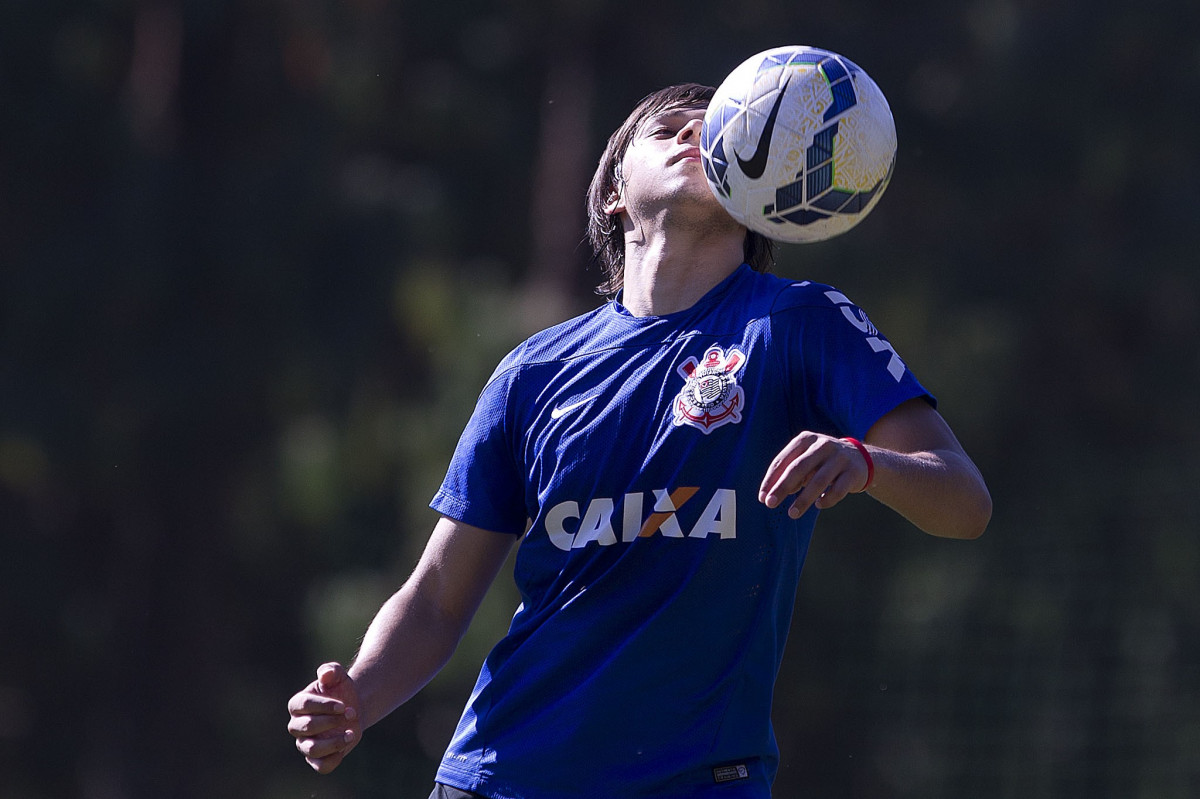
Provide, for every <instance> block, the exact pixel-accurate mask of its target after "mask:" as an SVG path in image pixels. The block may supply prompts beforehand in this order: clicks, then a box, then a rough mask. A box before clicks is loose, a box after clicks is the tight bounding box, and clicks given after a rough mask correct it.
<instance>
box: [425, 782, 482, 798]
mask: <svg viewBox="0 0 1200 799" xmlns="http://www.w3.org/2000/svg"><path fill="white" fill-rule="evenodd" d="M429 799H487V797H484V796H480V795H479V794H477V793H471V792H470V791H460V790H459V789H458V788H451V787H450V786H449V785H442V784H441V783H440V782H438V783H434V787H433V793H431V794H429Z"/></svg>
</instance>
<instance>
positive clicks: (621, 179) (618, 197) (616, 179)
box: [602, 161, 625, 216]
mask: <svg viewBox="0 0 1200 799" xmlns="http://www.w3.org/2000/svg"><path fill="white" fill-rule="evenodd" d="M624 195H625V176H624V175H622V174H621V162H620V161H617V162H615V163H614V164H613V175H612V184H610V185H609V187H608V197H607V199H605V201H604V205H603V207H602V210H603V211H604V213H606V214H608V215H609V216H615V215H616V214H619V213H621V212H622V211H624V210H625V197H624Z"/></svg>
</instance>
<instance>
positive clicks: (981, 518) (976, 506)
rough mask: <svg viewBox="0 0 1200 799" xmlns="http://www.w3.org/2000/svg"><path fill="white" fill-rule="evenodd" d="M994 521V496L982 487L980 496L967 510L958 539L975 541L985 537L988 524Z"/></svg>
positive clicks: (960, 526) (960, 525)
mask: <svg viewBox="0 0 1200 799" xmlns="http://www.w3.org/2000/svg"><path fill="white" fill-rule="evenodd" d="M991 521H992V495H991V494H990V493H988V490H987V488H986V487H984V486H980V488H979V492H978V495H977V496H976V497H975V499H974V500H973V501H972V502H971V503H970V507H968V508H965V513H964V514H963V518H962V520H961V522H960V524H959V529H958V535H956V536H955V537H956V538H962V539H965V540H974V539H976V538H979V537H980V536H981V535H983V533H984V531H985V530H987V527H988V524H990V523H991Z"/></svg>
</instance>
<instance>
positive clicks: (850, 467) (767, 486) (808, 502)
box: [758, 432, 867, 519]
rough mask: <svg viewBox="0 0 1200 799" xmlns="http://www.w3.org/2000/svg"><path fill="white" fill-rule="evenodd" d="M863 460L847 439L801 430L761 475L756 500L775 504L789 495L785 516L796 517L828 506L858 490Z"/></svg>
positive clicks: (861, 483) (864, 471)
mask: <svg viewBox="0 0 1200 799" xmlns="http://www.w3.org/2000/svg"><path fill="white" fill-rule="evenodd" d="M866 483H867V463H866V460H865V459H864V458H863V456H862V453H861V452H859V451H858V449H857V448H856V447H855V446H854V445H853V444H851V443H850V442H849V441H844V440H842V439H840V438H834V437H833V436H827V435H823V434H821V433H810V432H803V433H801V434H800V435H798V436H796V437H795V438H793V439H792V440H791V441H789V442H788V443H787V446H785V447H784V448H783V449H782V450H780V452H779V454H778V455H776V456H775V459H774V460H773V461H771V465H770V466H769V467H768V468H767V473H766V475H764V476H763V481H762V485H761V486H760V487H759V489H758V501H759V502H761V503H763V504H764V505H766V506H767V507H768V508H776V507H778V506H779V505H780V504H781V503H783V501H784V500H785V499H787V498H788V497H789V496H791V495H792V494H795V495H796V498H795V499H794V500H793V501H792V504H791V507H789V508H788V515H789V516H790V517H792V518H793V519H799V518H800V517H801V516H803V515H804V514H805V512H807V511H808V509H809V508H811V507H813V506H814V505H815V506H816V507H818V508H821V509H822V510H824V509H826V508H832V507H833V506H834V505H836V504H838V503H839V502H841V501H842V500H843V499H845V497H846V495H847V494H850V493H854V492H858V491H862V490H863V488H864V487H865V486H866Z"/></svg>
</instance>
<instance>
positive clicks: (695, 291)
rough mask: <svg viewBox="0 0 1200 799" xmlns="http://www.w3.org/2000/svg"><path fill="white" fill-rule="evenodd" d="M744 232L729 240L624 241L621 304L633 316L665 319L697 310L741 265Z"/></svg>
mask: <svg viewBox="0 0 1200 799" xmlns="http://www.w3.org/2000/svg"><path fill="white" fill-rule="evenodd" d="M744 238H745V231H744V229H742V228H738V229H737V231H735V233H734V234H733V235H730V234H728V233H718V234H715V235H711V236H691V237H680V236H675V237H670V236H661V235H660V236H657V237H652V238H648V239H643V240H639V241H630V238H629V237H626V239H625V280H624V289H623V291H622V294H621V303H622V304H623V305H624V306H625V308H626V310H628V311H629V312H630V313H631V314H633V315H634V316H665V315H666V314H670V313H675V312H676V311H682V310H685V309H687V308H690V307H692V306H693V305H695V304H696V303H697V302H698V301H699V300H700V298H701V297H703V296H704V295H705V294H707V293H708V292H709V291H711V290H712V289H713V288H714V287H715V286H716V285H717V284H718V283H720V282H721V281H722V280H724V279H725V278H727V277H729V275H730V274H732V273H733V271H734V270H735V269H737V267H738V266H739V265H740V264H741V263H742V241H743V240H744Z"/></svg>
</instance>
